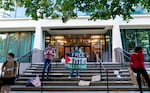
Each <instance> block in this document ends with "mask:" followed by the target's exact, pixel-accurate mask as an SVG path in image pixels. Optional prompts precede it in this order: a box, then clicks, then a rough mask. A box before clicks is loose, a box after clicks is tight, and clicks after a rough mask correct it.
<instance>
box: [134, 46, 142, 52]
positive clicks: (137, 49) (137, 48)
mask: <svg viewBox="0 0 150 93" xmlns="http://www.w3.org/2000/svg"><path fill="white" fill-rule="evenodd" d="M140 50H142V47H140V46H138V47H135V49H134V51H135V52H138V51H140Z"/></svg>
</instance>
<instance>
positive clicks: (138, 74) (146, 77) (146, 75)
mask: <svg viewBox="0 0 150 93" xmlns="http://www.w3.org/2000/svg"><path fill="white" fill-rule="evenodd" d="M133 72H135V73H137V82H138V86H139V88H140V91H142V85H141V76H140V75H142V76H143V78H144V79H145V80H146V82H147V84H148V87H149V88H150V79H149V76H148V74H147V72H146V70H145V69H144V68H143V69H139V68H133Z"/></svg>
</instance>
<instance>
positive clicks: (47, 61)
mask: <svg viewBox="0 0 150 93" xmlns="http://www.w3.org/2000/svg"><path fill="white" fill-rule="evenodd" d="M55 55H56V50H55V49H54V48H52V47H51V44H49V45H48V47H47V48H45V49H44V68H43V72H44V73H47V79H48V78H49V73H50V70H51V62H52V60H53V58H54V57H55Z"/></svg>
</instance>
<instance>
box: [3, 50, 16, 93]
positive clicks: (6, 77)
mask: <svg viewBox="0 0 150 93" xmlns="http://www.w3.org/2000/svg"><path fill="white" fill-rule="evenodd" d="M14 57H15V55H14V54H13V53H9V54H8V55H7V60H6V62H4V64H3V65H2V72H3V73H4V74H3V77H2V80H3V81H2V87H1V91H2V93H5V92H6V93H9V92H10V90H11V88H10V85H14V84H15V79H16V73H17V62H16V61H14Z"/></svg>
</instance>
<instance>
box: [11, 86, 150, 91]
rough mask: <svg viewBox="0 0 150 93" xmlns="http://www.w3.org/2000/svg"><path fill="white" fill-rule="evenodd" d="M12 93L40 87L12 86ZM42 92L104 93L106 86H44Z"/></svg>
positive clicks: (122, 88)
mask: <svg viewBox="0 0 150 93" xmlns="http://www.w3.org/2000/svg"><path fill="white" fill-rule="evenodd" d="M11 88H12V91H29V90H32V91H40V90H41V87H26V86H18V85H16V86H12V87H11ZM43 90H44V91H106V90H107V86H86V87H80V86H44V87H43ZM109 90H110V91H116V90H117V91H126V90H128V91H138V88H137V86H123V87H122V86H120V85H119V86H109ZM143 90H147V91H148V90H149V89H148V88H147V87H144V88H143Z"/></svg>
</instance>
